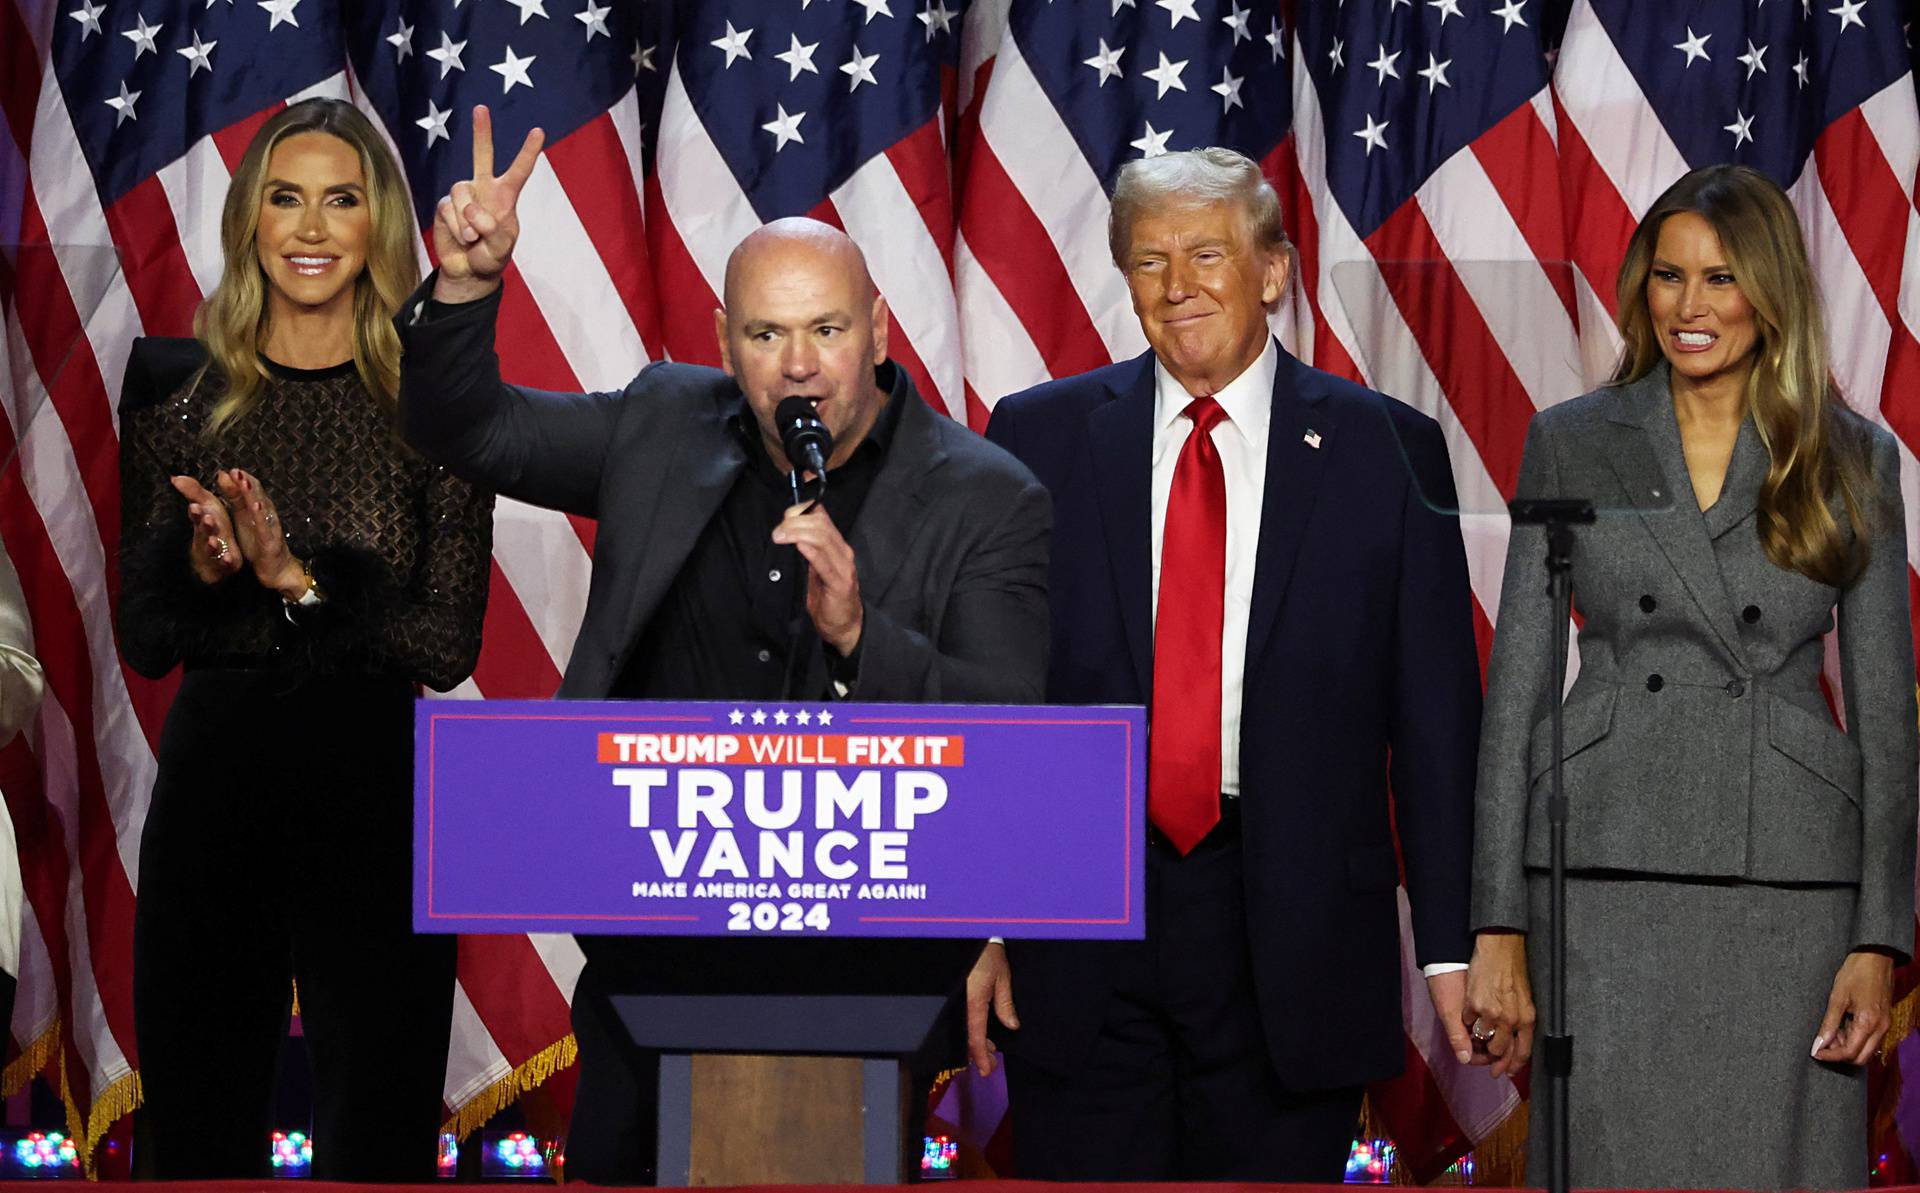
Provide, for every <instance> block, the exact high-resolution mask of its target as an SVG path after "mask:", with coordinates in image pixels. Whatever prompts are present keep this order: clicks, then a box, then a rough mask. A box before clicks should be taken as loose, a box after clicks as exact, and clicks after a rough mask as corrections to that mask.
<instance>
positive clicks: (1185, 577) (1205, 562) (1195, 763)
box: [1147, 398, 1227, 854]
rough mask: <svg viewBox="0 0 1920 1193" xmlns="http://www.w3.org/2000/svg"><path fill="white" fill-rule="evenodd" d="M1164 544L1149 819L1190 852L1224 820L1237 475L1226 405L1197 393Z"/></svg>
mask: <svg viewBox="0 0 1920 1193" xmlns="http://www.w3.org/2000/svg"><path fill="white" fill-rule="evenodd" d="M1184 414H1185V417H1187V418H1190V419H1192V420H1193V433H1192V434H1190V435H1188V436H1187V441H1186V443H1185V444H1184V445H1182V447H1181V448H1180V459H1179V460H1178V461H1177V462H1176V463H1175V464H1174V468H1173V490H1172V492H1171V493H1170V494H1169V495H1168V497H1167V523H1166V528H1165V530H1164V532H1163V533H1162V535H1161V540H1160V543H1161V546H1160V612H1159V616H1158V617H1157V618H1156V619H1155V621H1154V631H1153V707H1152V709H1151V710H1150V713H1149V719H1148V722H1147V817H1148V819H1150V820H1152V821H1153V824H1154V827H1155V828H1157V829H1159V830H1160V831H1161V833H1163V834H1165V836H1166V838H1167V840H1169V841H1171V842H1172V843H1173V846H1174V848H1175V849H1178V850H1179V851H1180V852H1181V853H1182V854H1184V853H1186V852H1187V851H1188V850H1190V849H1192V848H1193V847H1194V846H1195V845H1198V844H1199V843H1200V839H1201V838H1202V837H1204V836H1206V835H1207V832H1208V830H1210V829H1212V828H1213V826H1214V825H1215V824H1216V823H1218V822H1219V820H1220V631H1221V627H1222V625H1223V623H1224V622H1225V620H1226V599H1227V473H1226V469H1225V468H1223V467H1222V466H1221V464H1220V452H1219V450H1218V449H1217V448H1215V447H1214V445H1213V437H1212V431H1213V428H1214V427H1215V426H1217V425H1218V424H1219V423H1220V421H1221V420H1222V419H1224V418H1226V416H1227V415H1226V412H1225V411H1224V410H1222V409H1220V404H1219V403H1217V402H1215V401H1214V400H1213V399H1212V398H1195V399H1194V400H1193V401H1192V402H1191V403H1189V404H1188V406H1187V408H1186V410H1185V412H1184Z"/></svg>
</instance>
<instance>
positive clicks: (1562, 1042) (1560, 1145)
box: [1507, 498, 1594, 1193]
mask: <svg viewBox="0 0 1920 1193" xmlns="http://www.w3.org/2000/svg"><path fill="white" fill-rule="evenodd" d="M1507 510H1508V512H1509V513H1511V514H1512V515H1513V523H1514V525H1516V526H1541V527H1544V528H1545V529H1546V532H1547V591H1548V593H1549V594H1550V596H1551V599H1552V601H1553V621H1552V623H1551V624H1552V626H1553V634H1552V637H1553V661H1552V681H1553V686H1552V688H1551V689H1550V691H1551V694H1552V699H1551V706H1552V708H1551V713H1550V720H1551V721H1552V726H1553V729H1552V732H1553V755H1552V760H1551V762H1550V764H1549V770H1550V772H1551V774H1552V779H1551V784H1552V785H1551V787H1550V788H1549V794H1548V797H1547V826H1548V832H1549V838H1548V840H1549V853H1548V862H1549V870H1548V878H1547V887H1548V890H1549V892H1550V894H1549V903H1550V905H1551V911H1550V914H1549V917H1548V924H1549V927H1548V932H1547V939H1548V956H1547V1032H1546V1037H1545V1039H1544V1040H1543V1041H1542V1045H1541V1049H1540V1055H1541V1058H1542V1060H1543V1061H1544V1062H1545V1065H1546V1071H1547V1190H1548V1193H1567V1189H1568V1187H1569V1175H1570V1171H1569V1164H1568V1156H1567V1143H1568V1129H1567V1090H1568V1086H1569V1083H1570V1081H1571V1078H1572V1076H1573V1036H1572V1035H1571V1034H1569V1033H1568V1031H1567V796H1566V790H1565V787H1564V778H1565V767H1566V764H1565V762H1564V760H1563V758H1562V755H1563V754H1564V752H1565V729H1564V724H1563V719H1564V711H1563V709H1562V708H1561V704H1562V698H1563V696H1564V694H1565V692H1566V687H1567V625H1568V623H1569V622H1571V621H1572V620H1573V528H1574V527H1575V526H1590V525H1592V524H1593V520H1594V513H1593V503H1592V502H1591V501H1587V500H1585V499H1584V498H1563V499H1558V500H1521V501H1513V502H1509V503H1508V505H1507Z"/></svg>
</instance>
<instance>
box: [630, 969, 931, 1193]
mask: <svg viewBox="0 0 1920 1193" xmlns="http://www.w3.org/2000/svg"><path fill="white" fill-rule="evenodd" d="M609 1000H610V1001H611V1003H612V1004H613V1008H614V1012H615V1014H616V1015H617V1016H618V1017H619V1020H620V1022H621V1024H622V1026H624V1027H625V1028H626V1030H627V1032H628V1034H629V1035H631V1036H632V1038H633V1043H634V1046H635V1047H638V1048H647V1049H652V1050H656V1051H658V1052H659V1053H660V1054H661V1055H660V1097H659V1110H658V1118H657V1135H656V1139H657V1141H658V1142H657V1147H658V1167H657V1169H656V1173H657V1180H658V1182H659V1184H661V1185H670V1186H679V1187H684V1186H689V1185H747V1184H883V1185H893V1184H900V1183H902V1182H904V1181H905V1180H906V1179H907V1167H908V1160H909V1157H910V1156H911V1155H913V1154H915V1153H917V1152H918V1150H919V1140H918V1139H917V1138H914V1137H912V1136H911V1135H910V1134H909V1130H910V1126H911V1124H912V1123H913V1121H914V1118H915V1116H914V1115H913V1113H912V1109H913V1108H912V1105H911V1099H912V1098H914V1097H923V1096H925V1092H926V1091H924V1090H917V1089H915V1088H914V1087H913V1083H912V1082H911V1080H910V1074H911V1073H912V1071H913V1069H914V1067H915V1065H914V1062H915V1061H916V1060H917V1059H920V1058H923V1057H926V1056H928V1055H929V1054H930V1053H931V1052H932V1050H933V1049H934V1047H935V1046H936V1042H937V1041H938V1039H939V1038H940V1036H941V1034H942V1033H943V1032H944V1031H945V1030H947V1029H948V1026H949V1025H948V1016H949V1014H950V1013H957V1012H958V1007H957V1005H956V1003H957V1000H956V999H953V998H950V997H947V996H944V995H921V994H906V995H787V996H780V995H651V994H614V995H611V996H610V999H609Z"/></svg>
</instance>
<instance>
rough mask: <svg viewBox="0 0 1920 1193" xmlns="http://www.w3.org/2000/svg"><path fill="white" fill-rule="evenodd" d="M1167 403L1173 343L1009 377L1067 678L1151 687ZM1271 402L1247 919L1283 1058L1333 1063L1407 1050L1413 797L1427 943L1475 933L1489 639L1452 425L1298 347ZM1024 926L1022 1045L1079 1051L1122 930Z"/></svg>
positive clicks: (1135, 692)
mask: <svg viewBox="0 0 1920 1193" xmlns="http://www.w3.org/2000/svg"><path fill="white" fill-rule="evenodd" d="M1153 411H1154V370H1153V356H1152V354H1151V353H1149V354H1147V355H1144V356H1141V357H1137V358H1135V359H1133V360H1130V361H1124V362H1121V363H1119V364H1115V365H1111V366H1109V367H1107V368H1104V369H1097V370H1095V371H1093V372H1091V373H1087V374H1084V375H1082V376H1079V377H1073V378H1068V379H1065V380H1061V381H1055V382H1051V383H1049V384H1046V385H1042V386H1039V387H1037V388H1035V389H1031V390H1028V391H1026V392H1024V393H1021V394H1017V395H1014V396H1012V397H1009V398H1005V399H1003V400H1002V401H1001V402H1000V404H999V406H998V407H997V408H996V409H995V411H994V415H993V421H992V422H991V424H990V425H989V427H988V430H987V434H988V437H989V438H991V439H992V440H994V441H995V442H996V443H999V444H1001V445H1002V446H1004V447H1006V448H1007V449H1008V450H1010V451H1012V452H1013V453H1014V454H1015V455H1016V456H1018V457H1020V459H1022V460H1024V461H1025V462H1026V463H1027V464H1028V466H1029V467H1031V468H1032V469H1033V470H1034V472H1035V474H1036V475H1038V476H1039V477H1040V479H1041V481H1042V482H1044V483H1045V485H1046V486H1047V488H1048V489H1049V490H1050V491H1051V492H1052V494H1053V505H1054V525H1055V528H1056V535H1055V539H1054V542H1055V549H1054V556H1053V565H1052V572H1051V575H1050V579H1049V589H1050V596H1051V603H1052V607H1053V656H1052V663H1051V666H1050V668H1049V671H1048V677H1047V696H1048V699H1049V700H1051V701H1055V702H1059V703H1070V704H1098V703H1125V704H1150V703H1151V696H1152V690H1153V641H1152V632H1153V617H1152V609H1151V607H1150V596H1149V592H1150V589H1151V585H1152V578H1151V567H1152V538H1151V535H1152V530H1151V507H1150V500H1151V499H1150V493H1149V484H1150V477H1151V467H1150V452H1151V445H1152V440H1153ZM1272 418H1273V421H1272V425H1271V429H1270V431H1269V435H1268V441H1267V473H1266V488H1265V493H1264V496H1263V499H1262V508H1261V519H1260V538H1259V545H1258V552H1259V556H1258V564H1257V568H1256V574H1255V579H1254V585H1253V594H1252V613H1251V617H1250V621H1249V625H1248V635H1247V655H1246V660H1245V684H1244V688H1243V696H1242V708H1241V734H1240V743H1241V744H1240V754H1241V756H1240V781H1241V809H1242V811H1241V816H1242V832H1243V850H1244V854H1245V871H1246V879H1245V881H1246V902H1247V909H1248V932H1249V937H1250V939H1249V941H1248V945H1249V948H1250V951H1251V955H1252V965H1253V972H1254V979H1255V985H1256V997H1257V999H1258V1002H1259V1006H1260V1013H1261V1019H1262V1022H1263V1024H1264V1027H1265V1030H1266V1036H1267V1043H1268V1051H1269V1054H1270V1057H1271V1059H1272V1062H1273V1065H1274V1068H1275V1071H1276V1072H1277V1073H1278V1075H1279V1077H1280V1079H1281V1080H1282V1082H1284V1083H1285V1084H1286V1085H1287V1086H1288V1087H1289V1088H1293V1089H1317V1088H1331V1087H1336V1086H1350V1085H1357V1084H1361V1083H1363V1082H1367V1081H1372V1080H1376V1079H1379V1078H1383V1077H1387V1076H1391V1075H1392V1074H1394V1073H1397V1072H1398V1071H1399V1070H1400V1068H1401V1066H1402V1063H1403V1057H1404V1048H1405V1044H1404V1040H1403V1036H1402V1024H1401V1012H1400V1001H1401V978H1400V973H1401V962H1400V948H1399V939H1400V931H1399V928H1400V917H1399V903H1398V899H1397V897H1396V895H1395V887H1396V885H1397V884H1398V882H1399V881H1400V877H1401V875H1400V866H1399V864H1398V863H1397V861H1396V853H1395V826H1396V822H1397V826H1398V830H1399V833H1398V839H1399V843H1400V846H1401V856H1402V857H1403V858H1404V862H1405V878H1406V885H1407V888H1408V891H1409V893H1410V901H1411V905H1412V913H1413V929H1414V938H1415V942H1416V946H1417V952H1418V955H1419V961H1420V963H1421V964H1428V963H1432V962H1436V961H1465V960H1466V959H1467V957H1468V955H1469V951H1470V947H1471V939H1470V936H1469V933H1468V930H1467V894H1468V859H1469V855H1470V850H1471V844H1472V830H1473V825H1472V809H1473V779H1474V751H1475V744H1476V739H1477V734H1478V726H1479V720H1480V686H1479V664H1478V660H1477V656H1476V653H1475V648H1474V639H1473V613H1472V604H1471V601H1472V597H1471V592H1470V589H1469V587H1468V581H1467V568H1466V554H1465V551H1464V549H1463V547H1462V545H1461V538H1460V531H1459V526H1458V524H1457V522H1456V521H1455V520H1454V519H1453V518H1451V517H1447V516H1443V515H1442V514H1440V513H1437V512H1435V510H1434V509H1432V508H1430V507H1429V506H1428V505H1427V504H1426V503H1425V502H1424V501H1423V499H1422V498H1423V493H1424V494H1425V495H1426V496H1427V497H1430V498H1431V499H1432V500H1433V501H1434V503H1435V504H1437V505H1441V506H1446V507H1451V506H1452V505H1453V503H1454V501H1453V491H1454V490H1453V481H1452V474H1451V472H1450V470H1449V465H1448V459H1447V449H1446V444H1445V442H1444V441H1443V440H1442V438H1441V434H1440V429H1439V427H1438V425H1437V424H1436V423H1434V422H1433V420H1431V419H1429V418H1427V417H1425V416H1424V415H1421V414H1419V413H1417V412H1416V411H1414V410H1412V409H1411V408H1409V407H1406V406H1404V405H1401V404H1400V403H1398V402H1394V401H1392V400H1390V399H1387V398H1385V397H1382V396H1381V395H1379V394H1376V393H1373V392H1372V391H1370V390H1367V389H1363V388H1361V387H1360V386H1357V385H1354V384H1351V383H1349V382H1346V381H1342V380H1340V379H1339V378H1336V377H1333V376H1330V375H1328V374H1326V373H1322V372H1319V371H1317V370H1314V369H1311V368H1309V367H1307V366H1306V365H1304V364H1301V363H1300V362H1299V361H1297V360H1295V359H1294V358H1293V357H1292V356H1290V355H1288V354H1287V353H1286V352H1284V351H1282V352H1281V353H1280V364H1279V370H1278V374H1277V376H1276V378H1275V384H1274V392H1273V416H1272ZM1316 438H1317V442H1318V446H1317V447H1316V446H1314V445H1313V443H1312V442H1311V441H1312V440H1314V439H1316ZM1416 474H1417V475H1418V477H1419V478H1420V482H1419V484H1416V483H1415V481H1414V476H1415V475H1416ZM1008 948H1009V956H1010V959H1011V963H1012V966H1013V982H1014V991H1015V1002H1016V1005H1017V1006H1018V1008H1019V1011H1020V1017H1021V1021H1022V1024H1023V1026H1022V1028H1021V1030H1020V1031H1019V1032H1018V1033H1015V1038H1017V1040H1018V1043H1017V1044H1016V1045H1015V1047H1017V1048H1018V1049H1020V1050H1022V1051H1023V1052H1024V1053H1025V1054H1026V1055H1028V1056H1030V1057H1031V1058H1033V1059H1034V1060H1035V1061H1036V1062H1037V1063H1041V1064H1043V1065H1054V1066H1067V1065H1071V1064H1073V1063H1075V1061H1076V1060H1077V1059H1078V1058H1079V1057H1080V1056H1082V1055H1084V1052H1085V1049H1086V1048H1087V1047H1088V1046H1089V1045H1090V1044H1091V1043H1092V1039H1093V1034H1094V1029H1095V1027H1096V1026H1097V1024H1098V1021H1099V1018H1100V1009H1101V1007H1102V1006H1103V1005H1104V1000H1105V998H1106V996H1107V985H1106V978H1105V957H1106V956H1110V955H1111V954H1112V951H1113V948H1114V946H1111V945H1098V944H1045V943H1040V942H1021V941H1014V942H1011V943H1010V944H1009V946H1008Z"/></svg>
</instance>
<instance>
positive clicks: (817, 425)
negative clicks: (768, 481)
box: [773, 394, 833, 483]
mask: <svg viewBox="0 0 1920 1193" xmlns="http://www.w3.org/2000/svg"><path fill="white" fill-rule="evenodd" d="M773 425H774V428H775V429H776V430H778V431H779V432H780V447H781V450H783V451H785V452H786V453H787V461H788V462H789V463H791V464H792V465H793V468H794V472H795V474H796V475H795V476H794V480H795V482H796V483H797V482H798V481H799V479H800V478H799V476H798V473H799V470H800V469H801V467H803V466H804V467H806V468H808V469H810V470H812V472H813V475H814V476H815V477H817V478H819V479H820V480H822V481H824V480H825V479H826V476H827V458H828V457H829V456H831V455H833V432H832V431H829V430H828V429H827V424H826V423H825V422H823V421H822V420H821V418H820V412H819V411H817V410H815V409H814V408H813V403H812V402H810V401H808V400H807V399H806V398H803V397H801V396H800V395H798V394H793V395H790V396H788V397H784V398H781V399H780V404H779V405H778V406H775V407H774V408H773Z"/></svg>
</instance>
